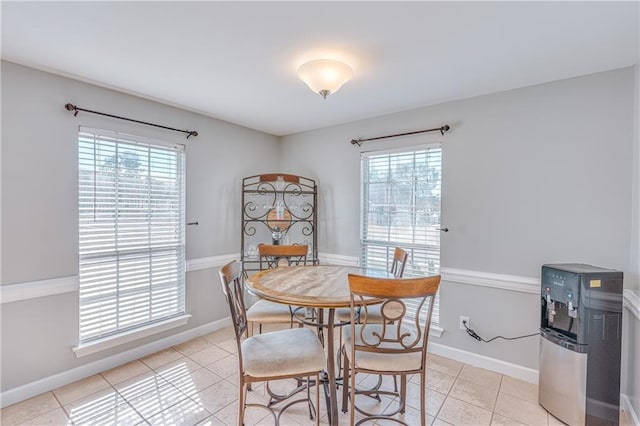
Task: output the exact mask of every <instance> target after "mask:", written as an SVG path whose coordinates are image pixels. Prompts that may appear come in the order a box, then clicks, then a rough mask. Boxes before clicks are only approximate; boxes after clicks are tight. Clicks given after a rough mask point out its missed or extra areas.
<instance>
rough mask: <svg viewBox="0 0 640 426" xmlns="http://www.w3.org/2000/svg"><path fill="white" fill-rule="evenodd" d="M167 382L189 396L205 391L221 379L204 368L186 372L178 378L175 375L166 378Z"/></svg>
mask: <svg viewBox="0 0 640 426" xmlns="http://www.w3.org/2000/svg"><path fill="white" fill-rule="evenodd" d="M168 380H169V382H171V384H172V385H174V386H175V387H177V388H178V389H179V390H180V391H182V392H183V393H184V394H185V395H189V396H191V395H193V394H194V393H195V392H197V391H200V390H203V389H206V388H208V387H209V386H211V385H213V384H214V383H218V382H219V381H220V380H222V377H220V376H218V375H217V374H215V373H213V372H211V371H209V370H207V369H206V368H201V369H199V370H196V371H192V372H186V373H185V374H183V375H180V376H178V375H176V376H174V377H171V378H168Z"/></svg>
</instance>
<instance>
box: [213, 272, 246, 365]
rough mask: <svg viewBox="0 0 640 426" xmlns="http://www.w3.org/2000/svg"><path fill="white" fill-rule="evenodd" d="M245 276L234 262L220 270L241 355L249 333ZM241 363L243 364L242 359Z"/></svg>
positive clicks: (223, 289) (223, 290)
mask: <svg viewBox="0 0 640 426" xmlns="http://www.w3.org/2000/svg"><path fill="white" fill-rule="evenodd" d="M243 278H244V274H243V272H242V266H241V264H240V262H238V261H235V260H234V261H233V262H231V263H228V264H226V265H224V266H223V267H222V268H220V282H221V284H222V292H223V293H224V296H225V298H226V299H227V304H228V305H229V313H230V314H231V321H232V323H233V329H234V331H235V333H236V342H237V344H238V353H239V354H241V353H242V352H241V345H240V343H241V339H242V337H243V336H244V335H245V334H246V332H247V313H246V309H245V306H244V298H243V295H244V286H243ZM239 358H240V362H242V359H241V358H242V357H239Z"/></svg>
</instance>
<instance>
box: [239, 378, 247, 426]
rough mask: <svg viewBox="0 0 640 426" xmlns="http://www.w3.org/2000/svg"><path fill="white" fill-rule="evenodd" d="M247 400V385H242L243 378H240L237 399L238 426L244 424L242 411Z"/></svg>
mask: <svg viewBox="0 0 640 426" xmlns="http://www.w3.org/2000/svg"><path fill="white" fill-rule="evenodd" d="M246 399H247V383H244V378H243V377H240V395H239V398H238V426H242V425H243V424H244V410H245V403H246Z"/></svg>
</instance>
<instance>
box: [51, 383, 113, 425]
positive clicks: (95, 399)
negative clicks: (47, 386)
mask: <svg viewBox="0 0 640 426" xmlns="http://www.w3.org/2000/svg"><path fill="white" fill-rule="evenodd" d="M124 402H125V400H124V398H123V397H122V396H120V395H119V394H118V392H116V390H115V389H113V388H112V387H109V388H107V389H103V390H101V391H99V392H96V393H94V394H93V395H89V396H87V397H84V398H81V399H78V400H76V401H73V402H71V403H69V404H67V405H65V406H64V409H65V411H66V412H67V414H68V415H69V417H70V418H71V420H72V421H73V422H74V423H83V422H87V421H88V420H89V419H91V418H93V417H96V416H97V415H99V414H102V413H104V412H107V411H111V410H113V409H114V408H116V407H117V406H118V405H120V404H122V403H124Z"/></svg>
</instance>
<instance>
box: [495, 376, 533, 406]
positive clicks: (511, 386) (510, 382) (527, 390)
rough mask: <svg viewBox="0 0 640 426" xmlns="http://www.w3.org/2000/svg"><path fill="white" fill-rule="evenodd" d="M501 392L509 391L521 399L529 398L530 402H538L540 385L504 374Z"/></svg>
mask: <svg viewBox="0 0 640 426" xmlns="http://www.w3.org/2000/svg"><path fill="white" fill-rule="evenodd" d="M500 392H503V393H508V394H509V395H512V396H517V397H518V398H520V399H524V400H527V401H529V402H535V403H536V404H537V403H538V386H537V385H535V384H533V383H529V382H525V381H524V380H519V379H516V378H514V377H509V376H503V377H502V384H501V385H500Z"/></svg>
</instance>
